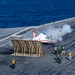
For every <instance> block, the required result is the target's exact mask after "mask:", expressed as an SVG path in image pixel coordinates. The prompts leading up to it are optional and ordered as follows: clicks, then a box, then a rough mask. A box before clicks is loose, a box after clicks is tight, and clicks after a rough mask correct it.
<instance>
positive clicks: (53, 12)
mask: <svg viewBox="0 0 75 75" xmlns="http://www.w3.org/2000/svg"><path fill="white" fill-rule="evenodd" d="M71 17H75V0H0V28H11V27H25V26H36V25H37V26H38V25H41V24H45V23H49V22H51V21H58V20H63V19H67V18H71Z"/></svg>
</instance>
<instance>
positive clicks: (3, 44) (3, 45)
mask: <svg viewBox="0 0 75 75" xmlns="http://www.w3.org/2000/svg"><path fill="white" fill-rule="evenodd" d="M38 27H39V26H38ZM38 27H37V26H31V27H27V28H25V29H23V30H21V31H19V32H16V33H14V34H12V35H10V36H8V37H5V38H3V39H2V40H0V42H2V41H4V40H6V39H8V38H10V37H12V36H14V35H17V34H19V33H21V32H23V31H25V30H28V29H30V28H38ZM6 44H7V43H4V44H3V45H1V46H0V47H3V46H5V45H6Z"/></svg>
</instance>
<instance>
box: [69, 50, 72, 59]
mask: <svg viewBox="0 0 75 75" xmlns="http://www.w3.org/2000/svg"><path fill="white" fill-rule="evenodd" d="M71 59H72V51H70V52H69V60H71Z"/></svg>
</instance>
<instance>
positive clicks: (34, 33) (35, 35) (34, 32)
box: [33, 30, 37, 38]
mask: <svg viewBox="0 0 75 75" xmlns="http://www.w3.org/2000/svg"><path fill="white" fill-rule="evenodd" d="M33 35H34V38H36V37H37V34H36V31H35V30H33Z"/></svg>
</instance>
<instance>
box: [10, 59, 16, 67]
mask: <svg viewBox="0 0 75 75" xmlns="http://www.w3.org/2000/svg"><path fill="white" fill-rule="evenodd" d="M15 64H16V60H15V59H14V58H13V59H12V60H11V68H15Z"/></svg>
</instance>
